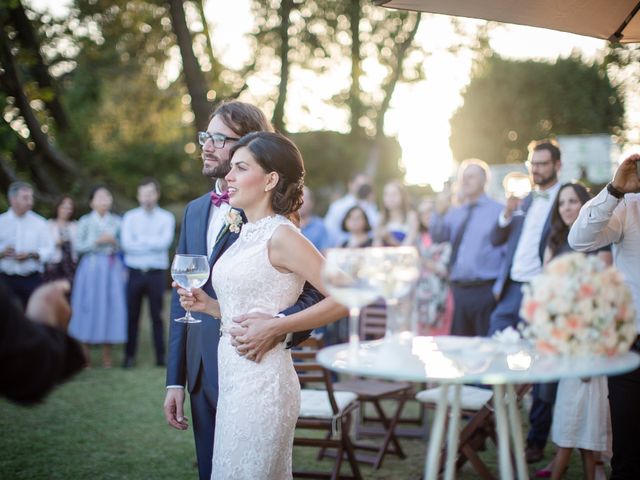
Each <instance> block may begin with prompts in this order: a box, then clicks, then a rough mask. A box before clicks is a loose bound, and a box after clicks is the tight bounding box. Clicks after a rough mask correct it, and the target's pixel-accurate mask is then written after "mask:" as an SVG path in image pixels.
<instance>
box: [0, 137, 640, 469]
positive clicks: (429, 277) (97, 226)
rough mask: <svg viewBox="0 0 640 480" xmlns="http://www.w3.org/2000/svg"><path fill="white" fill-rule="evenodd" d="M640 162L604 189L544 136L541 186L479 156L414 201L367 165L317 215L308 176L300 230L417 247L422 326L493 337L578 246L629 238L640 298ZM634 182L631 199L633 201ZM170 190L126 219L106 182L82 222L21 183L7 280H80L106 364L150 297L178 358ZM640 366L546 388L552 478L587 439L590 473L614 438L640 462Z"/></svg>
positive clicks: (8, 232) (541, 443)
mask: <svg viewBox="0 0 640 480" xmlns="http://www.w3.org/2000/svg"><path fill="white" fill-rule="evenodd" d="M639 161H640V157H638V156H637V155H635V156H631V157H629V158H628V159H626V160H625V161H624V162H623V164H622V165H621V167H620V168H619V169H618V172H617V173H616V176H615V177H614V180H613V181H612V182H611V183H610V184H609V185H607V188H605V189H603V190H602V192H600V194H598V196H597V197H596V198H594V199H592V200H591V196H590V193H589V192H588V190H587V189H586V188H585V187H584V186H583V185H581V184H579V183H566V184H562V185H561V184H560V182H559V178H558V174H559V172H560V169H561V167H562V161H561V152H560V149H559V147H558V145H557V144H556V143H555V142H554V141H550V140H543V141H539V142H534V143H532V144H531V146H530V152H529V159H528V161H527V167H528V169H529V178H530V187H531V191H530V192H524V194H521V195H514V194H512V193H514V192H507V198H506V199H505V200H504V201H499V200H496V199H493V198H490V197H489V196H488V195H487V194H486V186H487V183H488V180H489V175H490V171H489V168H488V166H487V165H486V164H485V163H484V162H483V161H481V160H477V159H469V160H466V161H464V162H463V163H462V164H461V165H460V168H459V171H458V175H457V182H456V184H455V185H454V187H453V188H451V189H445V191H444V192H442V193H440V194H437V195H430V196H424V197H422V198H411V197H410V195H409V193H408V191H407V189H406V188H405V186H404V185H403V184H402V183H401V182H399V181H397V180H392V181H390V182H388V183H386V184H385V185H384V187H383V189H382V191H380V192H376V191H375V189H374V187H373V182H372V181H371V179H370V178H369V177H368V176H367V175H364V174H357V175H355V176H354V177H353V178H352V179H351V181H350V182H349V185H348V190H347V193H346V194H345V195H344V196H342V197H340V198H338V199H336V200H335V201H333V202H332V203H331V204H330V205H329V208H328V210H327V212H326V215H325V216H324V218H321V217H319V216H318V215H316V214H314V196H313V192H312V191H311V190H310V189H309V188H306V187H305V190H304V205H303V206H302V208H301V209H300V211H299V214H300V228H301V230H302V232H303V234H304V235H305V236H306V237H307V238H308V239H309V240H310V241H311V242H312V243H313V244H314V245H315V246H316V248H318V250H320V251H324V250H326V249H327V248H335V247H337V248H347V247H376V246H379V247H384V246H401V245H411V246H416V247H417V248H418V249H419V251H420V254H421V265H422V275H421V277H420V280H419V282H418V286H417V289H416V291H415V294H414V297H413V299H412V304H413V305H414V307H415V308H414V315H415V318H416V320H417V325H418V333H420V334H429V335H438V334H455V335H463V336H487V335H493V334H494V333H496V332H499V331H501V330H504V329H505V328H508V327H517V326H518V325H519V324H520V323H522V319H521V317H520V304H521V302H522V297H523V293H522V286H523V285H525V284H527V283H528V282H530V281H531V280H532V278H533V277H534V276H536V275H538V274H540V273H541V272H542V269H543V267H544V265H545V264H546V263H548V262H549V261H551V260H552V259H553V258H555V257H557V256H558V255H562V254H563V253H566V252H571V251H574V250H573V249H577V250H581V251H587V252H589V253H591V254H594V255H598V256H600V257H601V258H602V259H603V260H604V262H606V263H607V264H612V262H613V257H612V251H611V244H615V245H616V246H617V253H616V261H615V263H616V265H617V266H618V267H619V268H620V269H621V271H622V272H623V274H624V275H625V278H627V279H628V281H629V285H630V287H631V288H632V294H633V296H634V299H635V301H636V303H638V298H639V297H638V295H640V293H639V291H638V287H637V285H638V283H637V282H638V281H639V280H640V279H638V271H640V269H638V268H637V266H638V251H639V250H638V247H637V241H636V240H637V235H636V234H637V232H638V222H637V220H638V215H639V213H638V212H639V211H638V209H637V206H638V201H637V194H634V193H633V192H637V191H638V189H639V188H640V186H639V184H640V177H639V176H638V173H637V168H638V167H637V164H638V162H639ZM614 184H615V185H614ZM626 193H629V194H630V195H629V200H628V201H627V200H626V199H625V201H622V200H623V198H624V196H625V194H626ZM633 195H635V196H633ZM159 196H160V186H159V184H158V182H157V181H156V180H154V179H151V178H148V179H144V180H142V181H141V182H140V184H139V187H138V195H137V200H138V203H139V207H138V208H135V209H133V210H130V211H128V212H126V213H125V214H124V216H123V217H120V216H118V215H115V214H114V213H112V212H111V207H112V204H113V197H112V195H111V192H110V191H109V190H108V189H107V188H106V187H104V186H99V187H96V188H94V189H93V190H92V191H91V194H90V197H89V204H90V207H91V212H90V213H87V214H86V215H84V216H82V217H81V218H80V219H79V220H78V221H75V220H74V218H75V204H74V201H73V199H72V198H71V197H69V196H64V197H62V198H61V199H60V200H59V201H58V202H57V204H56V205H55V209H54V214H53V218H51V219H49V220H45V219H44V218H43V217H41V216H40V215H38V214H36V213H34V212H33V211H32V207H33V189H32V187H31V186H30V185H29V184H27V183H23V182H15V183H13V184H12V185H11V186H10V188H9V191H8V199H9V203H10V208H9V210H8V211H7V212H6V213H4V214H2V215H0V277H1V278H2V283H3V284H4V286H2V288H3V289H5V288H6V289H8V290H9V291H10V293H11V295H12V296H14V297H15V298H18V299H20V301H21V302H22V304H23V305H26V304H27V301H28V299H29V297H30V295H31V294H32V292H33V291H34V290H35V289H36V287H38V286H39V285H40V284H41V283H43V282H47V281H52V280H55V279H60V278H63V279H67V280H68V281H69V282H71V284H72V286H73V288H72V290H71V305H72V312H73V314H72V318H71V321H70V324H69V333H70V334H71V335H72V336H73V337H74V338H76V339H77V340H79V341H80V342H81V343H82V344H83V345H84V347H85V355H86V359H87V361H88V359H89V355H88V352H87V348H88V346H89V345H102V363H103V366H105V367H110V366H111V365H112V358H111V345H113V344H122V343H126V347H125V357H124V364H123V366H124V367H132V366H134V362H135V357H136V350H137V343H138V338H137V337H138V325H139V316H140V309H141V304H142V300H143V299H144V297H147V298H148V301H149V307H150V313H151V318H152V325H153V328H152V331H153V344H154V347H155V354H156V363H157V365H160V366H162V365H164V364H165V341H164V328H163V321H162V318H161V317H162V314H161V311H162V301H163V300H162V299H163V295H164V292H165V289H166V288H167V278H168V272H167V271H168V268H169V248H170V247H171V245H172V242H173V237H174V232H175V219H174V216H173V215H172V214H171V213H170V212H168V211H166V210H164V209H162V208H160V207H159V206H158V199H159ZM376 198H379V199H380V200H381V201H380V203H379V204H377V203H376V200H375V199H376ZM583 207H584V208H583ZM574 224H575V225H576V226H575V227H574ZM572 227H574V228H572ZM629 242H631V243H629ZM634 242H635V243H634ZM0 286H1V285H0ZM320 333H322V334H323V335H325V342H326V343H336V342H343V341H346V323H344V322H336V323H335V324H333V325H330V326H328V327H326V330H325V331H323V332H320ZM633 348H634V349H636V350H638V349H640V342H639V341H638V340H637V339H636V342H635V343H634V345H633ZM639 375H640V373H639V370H636V371H634V372H632V373H630V374H628V375H627V376H622V377H612V378H610V379H609V381H608V383H607V381H606V380H605V379H603V378H600V379H593V380H592V381H589V382H586V381H583V380H580V379H576V380H575V381H574V380H566V381H565V380H563V381H561V382H560V384H559V388H558V384H552V385H550V384H545V385H535V386H534V389H533V401H532V405H531V409H530V415H529V423H530V430H529V433H528V435H527V448H526V457H527V461H529V462H531V463H533V462H537V461H540V460H541V459H542V458H543V449H544V448H545V445H546V443H547V440H548V437H549V435H550V434H551V435H552V439H553V442H554V443H555V444H556V445H557V446H558V453H557V455H556V457H555V459H554V461H553V463H552V464H550V465H548V466H547V468H546V469H542V470H541V472H540V475H546V473H547V472H548V473H549V474H550V475H551V474H553V476H554V477H556V478H559V475H561V473H562V472H563V471H564V469H565V468H566V465H567V462H568V459H569V455H570V452H571V450H572V449H573V448H578V449H580V451H581V452H582V454H583V460H584V465H585V475H586V476H587V477H588V478H593V471H594V468H595V464H596V462H597V461H598V460H599V459H600V458H601V457H606V456H607V455H609V454H610V452H611V450H612V438H613V439H614V442H613V453H614V456H613V460H612V464H613V468H614V471H624V470H625V469H630V471H633V469H634V468H636V467H635V466H634V465H635V464H634V463H633V462H634V461H635V460H634V459H633V455H634V453H633V452H634V450H633V448H632V447H630V445H632V444H633V442H635V433H634V431H633V429H629V424H630V423H629V419H630V418H632V419H635V420H634V421H633V422H631V424H632V425H637V424H638V422H640V412H639V411H638V408H637V403H636V404H635V406H634V405H632V403H633V402H636V400H640V398H639V397H640V380H639V378H638V377H639ZM556 392H557V393H556ZM607 396H608V397H609V402H607V401H606V399H607ZM554 405H555V407H554ZM576 412H577V414H576ZM552 425H553V428H552ZM612 425H613V436H612V433H611V426H612ZM620 478H623V477H620ZM629 478H632V477H629Z"/></svg>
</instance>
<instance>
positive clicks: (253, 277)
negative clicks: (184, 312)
mask: <svg viewBox="0 0 640 480" xmlns="http://www.w3.org/2000/svg"><path fill="white" fill-rule="evenodd" d="M280 225H291V226H292V224H291V222H289V220H287V219H286V218H284V217H282V216H280V215H275V216H271V217H266V218H263V219H261V220H258V221H257V222H255V223H247V224H245V225H244V226H243V227H242V230H241V231H240V237H239V238H238V240H236V242H235V243H234V244H233V245H232V246H231V247H229V249H228V250H227V251H226V252H225V253H224V254H223V255H222V256H221V257H220V259H219V260H218V261H217V262H216V264H215V265H214V267H213V270H212V275H211V277H212V282H213V288H214V289H215V291H216V293H217V295H218V300H219V301H220V310H221V314H222V315H221V316H222V332H223V334H222V337H221V338H220V344H219V346H218V386H219V392H220V394H219V399H218V409H217V413H216V431H215V432H216V433H215V441H214V449H213V470H212V474H211V478H212V480H223V479H229V480H259V479H264V480H281V479H290V478H291V453H292V449H293V434H294V430H295V424H296V420H297V418H298V412H299V409H300V384H299V382H298V377H297V375H296V372H295V370H294V368H293V363H292V361H291V353H290V351H289V350H286V349H285V348H284V347H276V348H274V349H272V350H271V351H270V352H268V353H267V354H266V355H265V357H264V358H263V359H262V361H261V362H260V363H255V362H252V361H249V360H247V359H245V358H243V357H241V356H240V355H238V353H237V352H236V350H235V348H234V347H232V346H231V343H230V337H229V334H228V333H226V332H227V331H228V328H229V327H230V326H231V323H232V322H231V320H232V318H234V317H236V316H238V315H241V314H243V313H247V312H251V311H261V312H266V313H268V314H270V315H277V314H278V312H280V311H282V310H284V309H285V308H287V307H290V306H291V305H293V304H295V303H296V301H297V299H298V297H299V296H300V293H301V291H302V286H303V284H304V280H303V279H302V278H301V277H300V276H298V275H296V274H293V273H281V272H279V271H277V270H276V269H275V268H274V267H273V266H272V265H271V263H270V262H269V256H268V249H267V248H268V246H267V244H268V242H269V239H270V238H271V236H272V235H273V232H274V231H275V230H276V228H278V227H279V226H280ZM294 228H295V227H294Z"/></svg>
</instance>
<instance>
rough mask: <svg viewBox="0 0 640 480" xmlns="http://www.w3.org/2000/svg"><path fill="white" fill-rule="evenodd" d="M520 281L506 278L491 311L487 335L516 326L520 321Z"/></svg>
mask: <svg viewBox="0 0 640 480" xmlns="http://www.w3.org/2000/svg"><path fill="white" fill-rule="evenodd" d="M522 285H523V284H522V282H516V281H514V280H511V279H509V280H507V283H506V284H505V286H504V292H503V294H502V297H501V298H500V300H499V301H498V304H497V305H496V308H495V309H494V310H493V312H491V318H490V320H489V332H488V335H489V336H492V335H493V334H494V333H496V332H500V331H502V330H504V329H505V328H507V327H513V328H516V327H517V325H518V324H519V323H520V322H522V318H520V304H521V303H522Z"/></svg>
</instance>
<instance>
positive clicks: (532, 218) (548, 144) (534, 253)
mask: <svg viewBox="0 0 640 480" xmlns="http://www.w3.org/2000/svg"><path fill="white" fill-rule="evenodd" d="M527 166H528V167H529V172H530V176H531V180H532V181H533V184H534V189H533V191H532V192H531V193H530V194H529V195H528V196H527V197H526V198H525V199H524V200H522V204H521V205H520V202H521V201H520V200H519V199H518V198H516V197H515V196H512V197H510V198H508V199H507V203H506V207H505V209H504V210H503V212H502V213H501V214H500V216H499V217H498V223H497V225H496V226H495V228H494V230H493V232H492V235H491V242H492V243H493V244H494V245H495V246H498V245H504V244H506V245H507V251H506V255H505V261H504V263H503V267H502V271H501V273H500V275H499V276H498V280H497V281H496V283H495V284H494V288H493V292H494V294H495V296H496V299H497V300H498V303H497V305H496V308H495V309H494V311H493V312H492V314H491V319H490V323H489V336H491V335H493V334H494V333H496V332H498V331H501V330H504V329H505V328H507V327H513V328H515V327H516V326H517V325H518V323H520V322H521V321H522V319H521V318H520V313H519V312H520V303H521V302H522V286H523V285H524V284H526V283H528V282H530V281H531V279H532V278H533V277H534V276H536V275H538V274H539V273H541V272H542V259H543V255H544V249H545V247H546V244H547V239H548V237H549V232H550V231H551V209H552V206H553V203H554V201H555V199H556V196H557V195H558V191H559V190H560V182H559V181H558V173H559V172H560V168H561V167H562V161H561V159H560V149H559V148H558V146H557V144H556V143H555V142H553V141H550V140H541V141H539V142H532V143H531V144H530V145H529V161H528V162H527ZM518 207H520V209H518ZM516 211H521V213H519V214H516V213H515V212H516ZM556 385H557V384H544V385H542V384H536V385H534V387H533V404H532V405H531V411H530V413H529V422H530V425H531V426H530V429H529V434H528V435H527V448H526V451H525V454H526V459H527V462H529V463H533V462H537V461H539V460H541V459H542V457H543V456H544V447H545V445H546V443H547V438H548V437H549V431H550V429H551V419H552V411H553V402H554V400H555V386H556Z"/></svg>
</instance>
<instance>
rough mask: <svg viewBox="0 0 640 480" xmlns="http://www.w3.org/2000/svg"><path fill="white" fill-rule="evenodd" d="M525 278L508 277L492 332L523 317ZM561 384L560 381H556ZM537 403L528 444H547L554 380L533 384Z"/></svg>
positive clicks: (514, 323) (497, 307) (530, 418)
mask: <svg viewBox="0 0 640 480" xmlns="http://www.w3.org/2000/svg"><path fill="white" fill-rule="evenodd" d="M522 285H523V283H522V282H516V281H514V280H511V279H509V280H507V283H506V285H505V287H504V292H503V294H502V298H501V299H500V301H499V302H498V304H497V305H496V308H495V309H494V310H493V312H492V313H491V320H490V321H489V336H491V335H493V334H494V333H496V332H499V331H502V330H504V329H505V328H507V327H513V328H516V327H517V326H518V324H519V323H521V322H522V321H523V320H522V318H521V317H520V304H521V303H522V297H523V295H522ZM556 385H557V384H556ZM532 394H533V403H532V404H531V411H530V412H529V424H530V427H529V433H528V434H527V444H528V445H532V446H536V447H539V448H544V446H545V444H546V443H547V439H548V438H549V432H550V431H551V420H552V419H553V403H554V401H555V387H554V384H544V385H543V384H536V385H534V386H533V392H532Z"/></svg>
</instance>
